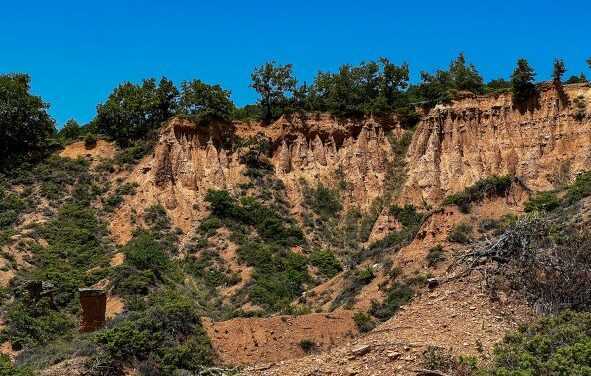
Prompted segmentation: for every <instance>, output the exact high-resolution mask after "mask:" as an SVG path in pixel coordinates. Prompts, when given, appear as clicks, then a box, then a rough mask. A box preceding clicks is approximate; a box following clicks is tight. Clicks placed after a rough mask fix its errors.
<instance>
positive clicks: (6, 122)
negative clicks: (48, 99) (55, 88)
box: [0, 74, 55, 169]
mask: <svg viewBox="0 0 591 376" xmlns="http://www.w3.org/2000/svg"><path fill="white" fill-rule="evenodd" d="M30 81H31V79H30V77H29V76H28V75H25V74H8V75H0V169H5V168H7V167H9V166H14V164H15V162H16V161H17V160H27V159H30V158H38V157H40V156H43V155H44V154H46V152H47V149H48V147H49V139H50V138H51V137H52V136H53V134H54V131H55V130H54V123H53V120H52V119H51V117H50V116H49V114H48V113H47V109H48V108H49V105H48V104H47V103H45V102H43V100H42V99H41V98H40V97H37V96H34V95H32V94H31V92H30V90H31V87H30Z"/></svg>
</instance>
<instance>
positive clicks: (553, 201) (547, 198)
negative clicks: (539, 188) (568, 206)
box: [525, 192, 560, 213]
mask: <svg viewBox="0 0 591 376" xmlns="http://www.w3.org/2000/svg"><path fill="white" fill-rule="evenodd" d="M559 206H560V199H559V198H558V197H557V196H556V194H555V193H553V192H541V193H537V194H535V195H533V196H531V197H530V198H529V199H528V200H527V202H526V203H525V212H526V213H528V212H533V211H552V210H554V209H556V208H558V207H559Z"/></svg>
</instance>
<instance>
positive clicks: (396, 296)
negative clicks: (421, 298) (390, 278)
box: [370, 283, 414, 321]
mask: <svg viewBox="0 0 591 376" xmlns="http://www.w3.org/2000/svg"><path fill="white" fill-rule="evenodd" d="M413 296H414V291H413V289H412V287H411V286H409V285H407V284H406V283H396V284H394V287H392V288H391V289H389V290H388V293H387V295H386V298H385V299H384V302H383V303H381V304H380V303H378V302H377V301H375V300H374V301H372V302H371V308H370V313H371V314H372V315H373V316H374V317H376V318H378V319H380V320H382V321H385V320H387V319H389V318H390V317H392V316H393V315H394V314H395V313H396V312H397V311H398V310H399V309H400V307H402V306H403V305H404V304H406V303H408V302H409V301H410V300H411V299H412V297H413Z"/></svg>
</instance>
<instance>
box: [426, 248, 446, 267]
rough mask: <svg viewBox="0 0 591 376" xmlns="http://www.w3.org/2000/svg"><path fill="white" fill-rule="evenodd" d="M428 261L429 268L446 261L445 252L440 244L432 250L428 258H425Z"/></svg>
mask: <svg viewBox="0 0 591 376" xmlns="http://www.w3.org/2000/svg"><path fill="white" fill-rule="evenodd" d="M425 259H426V260H427V265H428V266H429V267H432V266H435V265H437V264H439V263H440V262H442V261H445V253H444V252H443V247H441V245H440V244H438V245H436V246H435V247H433V248H430V249H429V251H428V253H427V256H425Z"/></svg>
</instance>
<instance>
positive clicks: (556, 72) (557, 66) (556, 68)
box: [552, 59, 566, 86]
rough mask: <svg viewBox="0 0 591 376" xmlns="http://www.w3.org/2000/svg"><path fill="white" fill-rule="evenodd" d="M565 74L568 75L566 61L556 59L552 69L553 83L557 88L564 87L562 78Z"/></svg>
mask: <svg viewBox="0 0 591 376" xmlns="http://www.w3.org/2000/svg"><path fill="white" fill-rule="evenodd" d="M564 73H566V67H565V66H564V61H562V59H555V60H554V65H553V68H552V82H553V83H554V85H555V86H561V85H562V76H563V75H564Z"/></svg>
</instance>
